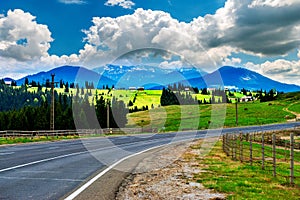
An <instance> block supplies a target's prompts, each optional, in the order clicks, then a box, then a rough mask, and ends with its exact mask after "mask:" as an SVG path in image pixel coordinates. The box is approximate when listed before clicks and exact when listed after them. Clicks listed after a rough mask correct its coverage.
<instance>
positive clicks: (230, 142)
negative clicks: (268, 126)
mask: <svg viewBox="0 0 300 200" xmlns="http://www.w3.org/2000/svg"><path fill="white" fill-rule="evenodd" d="M295 138H297V139H298V138H299V136H297V135H296V136H295V133H290V135H289V136H288V137H287V136H285V137H283V136H282V135H279V134H275V133H267V132H266V133H253V134H249V133H247V134H243V133H239V134H226V135H223V140H222V141H223V146H222V148H223V151H224V152H225V153H226V155H227V156H230V157H231V158H232V159H233V160H236V161H240V162H243V163H249V164H250V165H259V166H261V169H262V170H266V171H269V172H270V173H272V175H273V177H282V178H284V179H285V180H286V183H289V184H290V185H300V142H296V141H295Z"/></svg>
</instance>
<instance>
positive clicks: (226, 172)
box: [193, 142, 300, 200]
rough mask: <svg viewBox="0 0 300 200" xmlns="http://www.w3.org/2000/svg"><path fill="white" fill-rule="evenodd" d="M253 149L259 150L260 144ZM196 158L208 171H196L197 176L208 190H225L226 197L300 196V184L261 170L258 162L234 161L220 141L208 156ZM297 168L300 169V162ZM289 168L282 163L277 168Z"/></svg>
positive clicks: (295, 197) (270, 197)
mask: <svg viewBox="0 0 300 200" xmlns="http://www.w3.org/2000/svg"><path fill="white" fill-rule="evenodd" d="M193 148H199V146H195V147H193ZM253 148H254V150H256V148H261V147H256V146H253ZM197 159H198V160H199V165H200V168H202V169H203V170H205V173H198V174H195V175H194V179H195V180H196V181H197V182H199V183H201V184H203V185H204V186H205V187H207V188H209V189H214V190H216V191H218V192H222V193H226V194H227V195H228V196H227V199H286V198H288V199H291V200H292V199H299V196H300V190H299V186H294V187H292V186H289V185H288V184H287V182H286V179H285V178H283V177H280V176H277V178H274V177H273V176H272V173H271V172H269V171H266V170H262V169H261V167H260V166H258V165H254V166H250V165H249V164H245V163H241V162H239V161H233V160H231V158H230V157H227V156H226V155H225V153H223V152H222V147H221V142H218V143H217V145H215V147H214V148H213V150H212V151H211V152H210V154H209V155H207V156H205V157H204V158H200V157H199V158H197ZM298 163H299V161H298ZM295 168H297V169H298V171H299V169H300V166H299V164H296V165H295ZM286 169H287V166H281V167H278V168H277V171H278V173H280V172H281V170H286ZM283 173H284V172H283ZM299 175H300V174H299V173H297V174H295V176H299ZM297 183H299V180H298V182H297Z"/></svg>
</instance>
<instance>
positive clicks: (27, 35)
mask: <svg viewBox="0 0 300 200" xmlns="http://www.w3.org/2000/svg"><path fill="white" fill-rule="evenodd" d="M52 41H53V39H52V38H51V32H50V31H49V29H48V27H47V26H46V25H42V24H37V22H36V21H35V17H34V16H32V15H31V14H30V13H26V12H24V11H23V10H20V9H16V10H13V11H12V10H9V11H8V12H7V16H6V17H2V18H0V56H1V57H8V58H13V59H15V60H18V61H32V60H36V59H39V58H40V57H43V56H47V55H48V50H49V48H50V42H52Z"/></svg>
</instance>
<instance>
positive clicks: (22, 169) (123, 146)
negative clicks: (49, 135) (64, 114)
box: [0, 122, 300, 200]
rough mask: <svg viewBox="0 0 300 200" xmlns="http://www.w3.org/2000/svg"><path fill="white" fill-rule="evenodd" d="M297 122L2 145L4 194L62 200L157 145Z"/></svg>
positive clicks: (291, 125)
mask: <svg viewBox="0 0 300 200" xmlns="http://www.w3.org/2000/svg"><path fill="white" fill-rule="evenodd" d="M295 126H300V122H295V123H286V124H275V125H265V126H251V127H239V128H228V129H216V130H203V131H202V130H201V131H186V132H178V133H166V134H154V135H151V134H144V135H135V136H119V137H109V138H108V137H102V138H90V139H81V140H67V141H59V142H47V143H34V144H24V145H6V146H1V147H0V199H26V200H27V199H60V198H62V197H66V195H67V194H70V193H71V192H72V191H74V190H75V189H76V188H78V187H79V186H81V185H82V184H83V183H85V182H86V181H87V180H88V179H89V178H91V177H93V175H95V174H97V173H98V172H101V171H102V170H105V169H107V167H109V166H111V165H113V164H114V163H116V162H118V161H119V160H121V159H122V158H125V157H127V156H130V155H133V154H136V153H138V152H141V151H144V150H147V149H150V148H153V147H158V146H162V145H165V144H170V143H173V142H180V141H186V140H193V139H198V138H205V137H212V136H218V135H220V134H224V133H237V132H244V133H246V132H255V131H271V130H280V129H286V128H294V127H295Z"/></svg>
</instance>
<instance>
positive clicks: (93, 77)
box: [17, 66, 115, 88]
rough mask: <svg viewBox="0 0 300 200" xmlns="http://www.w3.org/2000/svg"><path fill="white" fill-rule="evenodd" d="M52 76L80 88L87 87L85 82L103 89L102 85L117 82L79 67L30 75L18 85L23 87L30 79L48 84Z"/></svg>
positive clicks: (56, 79)
mask: <svg viewBox="0 0 300 200" xmlns="http://www.w3.org/2000/svg"><path fill="white" fill-rule="evenodd" d="M51 74H55V81H56V82H59V81H60V80H63V81H64V82H65V83H66V82H69V83H75V84H77V83H78V84H79V85H80V86H84V85H85V81H88V82H93V83H94V85H95V86H97V87H101V88H102V85H109V86H112V85H114V84H115V81H113V80H111V79H109V78H107V77H104V76H101V75H100V74H98V73H96V72H94V71H92V70H88V69H86V68H84V67H78V66H61V67H58V68H55V69H52V70H50V71H47V72H40V73H37V74H33V75H29V76H26V77H23V78H21V79H19V80H17V85H22V84H24V82H25V78H28V80H29V82H31V81H36V82H40V84H44V83H46V80H47V79H49V80H50V81H51Z"/></svg>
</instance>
